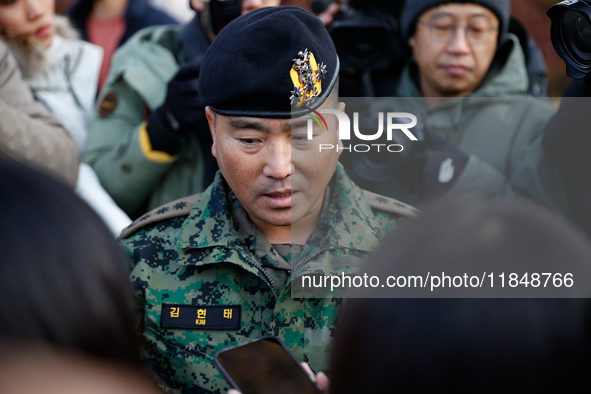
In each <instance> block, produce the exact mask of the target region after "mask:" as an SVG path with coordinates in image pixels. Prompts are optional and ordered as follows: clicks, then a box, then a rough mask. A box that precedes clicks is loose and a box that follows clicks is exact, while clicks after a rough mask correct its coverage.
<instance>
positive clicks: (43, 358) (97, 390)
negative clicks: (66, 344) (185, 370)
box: [0, 342, 163, 394]
mask: <svg viewBox="0 0 591 394" xmlns="http://www.w3.org/2000/svg"><path fill="white" fill-rule="evenodd" d="M0 393H2V394H30V393H43V394H116V393H125V394H157V393H160V394H162V393H163V391H162V390H161V389H160V388H159V387H158V386H157V384H156V382H154V381H151V380H150V379H149V378H148V377H147V376H146V374H145V373H144V372H143V371H142V370H141V369H140V368H136V367H134V366H131V365H129V364H125V363H120V362H117V360H113V359H107V358H99V357H92V356H89V355H88V354H85V353H83V352H79V351H74V350H71V349H70V350H67V349H63V348H59V347H55V346H51V345H48V344H44V343H31V342H22V343H14V344H11V345H10V346H3V347H1V348H0Z"/></svg>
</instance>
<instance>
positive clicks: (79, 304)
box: [0, 160, 139, 364]
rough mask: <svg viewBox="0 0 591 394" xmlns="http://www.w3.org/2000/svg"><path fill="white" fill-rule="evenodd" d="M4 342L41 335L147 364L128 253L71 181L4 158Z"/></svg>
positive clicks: (0, 213)
mask: <svg viewBox="0 0 591 394" xmlns="http://www.w3.org/2000/svg"><path fill="white" fill-rule="evenodd" d="M0 179H2V193H0V223H1V225H0V250H1V251H2V252H1V253H0V272H1V275H0V289H1V292H2V297H0V348H2V347H3V346H4V345H7V344H10V343H13V342H27V341H35V342H41V343H47V344H50V345H54V346H57V347H60V348H64V349H73V350H77V351H80V352H83V353H85V354H88V355H92V356H99V357H103V358H110V359H116V360H119V361H121V362H126V363H128V364H139V353H138V352H139V344H138V339H137V333H136V328H135V324H134V323H133V321H132V318H131V310H130V305H131V304H130V302H131V301H130V300H131V299H132V296H131V289H130V288H129V283H128V280H127V271H126V268H127V260H126V258H125V256H124V254H123V251H122V250H121V249H120V248H119V246H118V244H117V243H116V241H115V240H114V239H113V237H112V235H111V232H110V231H109V230H108V228H107V227H106V225H105V224H104V223H103V222H102V220H101V219H100V218H99V217H98V216H97V215H96V214H95V213H94V211H93V210H92V209H91V208H90V207H89V206H88V205H86V204H85V203H84V202H83V201H82V200H81V199H80V198H78V197H77V196H76V195H75V194H74V193H73V191H72V190H70V189H69V188H68V187H67V186H65V185H63V184H61V183H59V182H57V181H56V180H54V179H53V178H50V177H49V176H46V175H44V174H40V173H37V172H36V171H33V170H31V169H29V168H26V167H24V166H22V165H20V164H16V163H13V162H7V161H3V160H2V161H0Z"/></svg>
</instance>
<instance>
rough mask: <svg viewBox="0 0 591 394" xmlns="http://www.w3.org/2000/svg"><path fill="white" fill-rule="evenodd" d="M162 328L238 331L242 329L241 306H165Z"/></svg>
mask: <svg viewBox="0 0 591 394" xmlns="http://www.w3.org/2000/svg"><path fill="white" fill-rule="evenodd" d="M160 326H161V327H163V328H190V329H193V330H238V329H240V306H239V305H216V306H196V305H172V304H163V305H162V318H161V319H160Z"/></svg>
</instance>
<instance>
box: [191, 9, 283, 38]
mask: <svg viewBox="0 0 591 394" xmlns="http://www.w3.org/2000/svg"><path fill="white" fill-rule="evenodd" d="M213 1H215V2H217V3H216V4H212V2H213ZM280 3H281V0H241V2H240V4H239V7H240V15H244V14H247V13H249V12H251V11H254V10H258V9H259V8H263V7H276V6H278V5H279V4H280ZM231 4H232V2H228V3H227V4H224V2H223V1H222V2H220V0H190V5H191V8H192V9H194V10H195V11H198V12H199V13H200V15H199V16H200V22H201V27H202V28H203V30H204V31H205V33H206V34H207V36H208V37H209V39H210V40H211V41H213V40H214V39H215V36H216V35H217V34H218V33H219V30H221V29H223V28H224V27H225V25H227V24H228V23H229V22H230V21H231V19H233V18H235V17H236V16H237V12H236V11H238V10H237V9H236V10H234V9H233V7H230V5H231ZM232 14H234V15H232ZM230 15H231V17H230Z"/></svg>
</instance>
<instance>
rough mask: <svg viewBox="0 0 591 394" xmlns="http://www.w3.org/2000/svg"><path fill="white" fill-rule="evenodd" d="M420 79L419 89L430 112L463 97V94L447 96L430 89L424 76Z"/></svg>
mask: <svg viewBox="0 0 591 394" xmlns="http://www.w3.org/2000/svg"><path fill="white" fill-rule="evenodd" d="M419 79H420V86H419V89H420V92H421V95H422V96H423V99H424V101H425V104H427V108H429V109H430V110H431V109H434V108H437V107H440V106H442V105H443V104H445V103H448V102H450V101H453V100H455V99H456V98H458V97H460V96H462V94H461V93H458V94H455V95H450V94H445V93H443V92H440V91H438V90H435V89H432V88H430V86H429V84H428V83H426V81H424V80H423V76H422V75H421V76H420V77H419Z"/></svg>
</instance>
